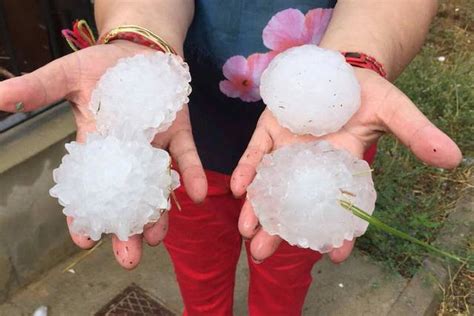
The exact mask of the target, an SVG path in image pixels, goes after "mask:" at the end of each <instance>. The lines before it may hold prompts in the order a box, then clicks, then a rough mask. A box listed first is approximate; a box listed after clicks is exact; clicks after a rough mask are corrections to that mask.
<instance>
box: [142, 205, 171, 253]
mask: <svg viewBox="0 0 474 316" xmlns="http://www.w3.org/2000/svg"><path fill="white" fill-rule="evenodd" d="M167 232H168V212H164V213H163V214H161V217H160V219H159V220H158V222H156V223H153V224H151V225H149V226H147V227H145V230H144V232H143V237H144V238H145V241H146V242H147V244H148V245H150V246H157V245H159V243H160V242H161V241H162V240H163V239H164V238H165V236H166V233H167Z"/></svg>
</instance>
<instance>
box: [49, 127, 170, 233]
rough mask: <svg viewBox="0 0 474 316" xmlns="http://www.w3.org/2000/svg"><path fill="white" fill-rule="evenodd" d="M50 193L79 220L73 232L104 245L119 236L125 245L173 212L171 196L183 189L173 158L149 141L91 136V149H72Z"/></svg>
mask: <svg viewBox="0 0 474 316" xmlns="http://www.w3.org/2000/svg"><path fill="white" fill-rule="evenodd" d="M66 149H67V151H68V152H69V154H67V155H66V156H64V157H63V159H62V163H61V165H60V166H59V168H58V169H56V170H54V172H53V178H54V181H55V182H56V183H57V184H56V185H55V186H54V187H53V188H52V189H51V190H50V194H51V196H53V197H56V198H58V200H59V203H60V204H61V205H62V206H64V210H63V212H64V214H65V215H67V216H71V217H72V218H74V221H73V223H72V226H71V229H72V231H74V232H76V233H78V234H81V235H86V236H89V237H90V238H91V239H93V240H99V239H100V238H101V235H102V233H114V234H116V235H117V237H118V238H119V239H120V240H127V239H128V237H129V236H131V235H134V234H138V233H141V232H142V231H143V226H144V225H145V224H147V223H150V222H155V221H157V220H158V219H159V217H160V214H161V211H163V210H169V209H170V203H169V195H170V192H171V191H172V190H173V189H175V188H176V187H177V186H179V180H178V174H177V173H176V172H175V171H173V170H170V164H171V159H170V156H169V155H168V153H167V152H166V151H164V150H162V149H157V148H153V147H152V146H150V144H149V143H148V142H147V141H146V140H144V139H141V140H135V141H123V140H120V139H118V138H116V137H114V136H102V135H99V134H89V135H88V138H87V142H86V143H85V144H81V143H77V142H72V143H69V144H66Z"/></svg>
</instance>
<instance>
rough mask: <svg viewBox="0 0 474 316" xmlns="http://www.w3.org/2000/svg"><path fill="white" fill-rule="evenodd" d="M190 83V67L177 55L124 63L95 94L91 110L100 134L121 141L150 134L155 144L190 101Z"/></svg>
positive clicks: (102, 80)
mask: <svg viewBox="0 0 474 316" xmlns="http://www.w3.org/2000/svg"><path fill="white" fill-rule="evenodd" d="M190 81H191V75H190V73H189V69H188V65H187V64H186V63H185V62H183V60H182V59H181V57H179V56H176V55H173V54H169V53H162V52H156V53H153V54H148V55H136V56H133V57H130V58H123V59H120V60H119V62H118V63H117V64H116V65H115V66H113V67H111V68H109V69H108V70H107V71H106V72H105V74H104V75H103V76H102V77H101V78H100V80H99V82H98V83H97V86H96V88H95V90H94V91H93V92H92V96H91V101H90V109H91V111H92V112H93V113H94V114H95V116H96V120H97V129H98V131H99V132H101V133H103V134H115V135H117V137H120V138H133V137H135V136H134V135H133V134H136V133H137V132H140V133H143V132H146V135H147V137H148V138H149V139H150V140H151V139H152V137H153V135H154V134H156V133H157V132H161V131H164V130H166V129H168V127H169V126H170V125H171V123H172V122H173V121H174V119H175V118H176V113H177V112H178V111H180V110H181V109H182V107H183V104H185V103H187V102H188V101H189V99H188V95H189V94H190V93H191V86H190V85H189V82H190ZM128 134H132V135H128Z"/></svg>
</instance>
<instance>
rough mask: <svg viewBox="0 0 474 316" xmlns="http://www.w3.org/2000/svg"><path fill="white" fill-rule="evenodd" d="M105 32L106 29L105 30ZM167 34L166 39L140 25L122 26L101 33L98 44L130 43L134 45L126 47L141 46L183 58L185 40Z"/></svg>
mask: <svg viewBox="0 0 474 316" xmlns="http://www.w3.org/2000/svg"><path fill="white" fill-rule="evenodd" d="M104 30H106V29H105V28H104ZM167 34H168V35H167V36H166V37H164V36H162V35H161V34H160V33H158V32H155V31H153V30H152V29H147V28H146V27H143V26H142V25H140V24H137V25H126V24H121V25H117V26H114V27H111V28H110V29H107V30H106V31H102V32H100V36H99V41H98V43H99V44H113V43H116V42H120V43H121V44H120V45H126V44H124V43H125V42H128V43H130V44H132V45H126V46H128V47H133V46H141V47H143V48H146V49H150V50H155V51H156V50H159V51H163V52H171V53H174V54H177V55H179V56H181V57H183V43H184V39H180V38H179V37H178V36H173V35H170V33H167Z"/></svg>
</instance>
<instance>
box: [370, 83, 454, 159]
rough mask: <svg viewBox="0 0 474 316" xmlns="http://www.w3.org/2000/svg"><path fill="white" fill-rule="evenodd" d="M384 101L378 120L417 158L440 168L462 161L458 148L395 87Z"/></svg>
mask: <svg viewBox="0 0 474 316" xmlns="http://www.w3.org/2000/svg"><path fill="white" fill-rule="evenodd" d="M384 101H385V102H384V104H383V107H381V111H379V112H380V113H378V116H379V119H380V120H381V121H382V123H383V124H384V125H385V127H386V128H387V129H388V130H390V132H392V133H393V134H394V135H395V136H396V137H397V138H398V139H399V140H400V141H401V142H402V143H403V144H405V146H407V147H408V148H409V149H410V150H411V151H412V152H413V153H414V154H415V155H416V156H417V157H418V158H419V159H421V160H422V161H424V162H426V163H427V164H429V165H432V166H436V167H441V168H454V167H456V166H457V165H458V164H459V163H460V162H461V159H462V154H461V150H460V149H459V147H458V146H457V145H456V143H455V142H454V141H453V140H452V139H451V138H449V136H448V135H446V134H445V133H443V132H442V131H441V130H439V129H438V128H437V127H436V126H435V125H434V124H433V123H431V122H430V121H429V120H428V118H426V117H425V116H424V115H423V113H421V112H420V110H418V108H417V107H416V106H415V104H413V102H412V101H411V100H410V99H409V98H408V97H407V96H406V95H404V94H403V93H402V92H401V91H400V90H398V89H396V88H395V87H394V88H393V90H392V91H391V93H390V94H388V95H387V96H386V99H385V100H384Z"/></svg>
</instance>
